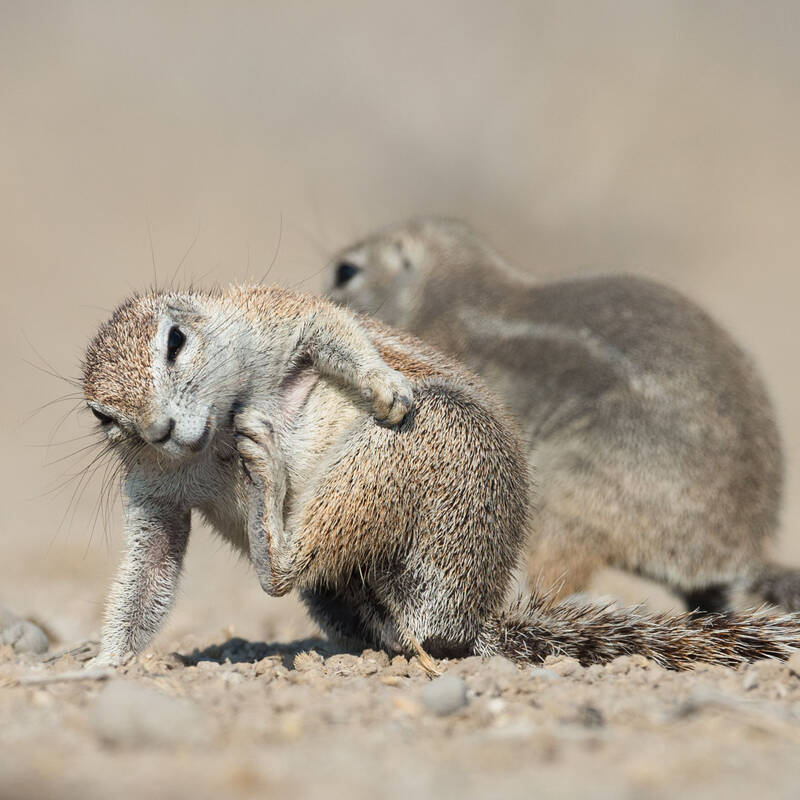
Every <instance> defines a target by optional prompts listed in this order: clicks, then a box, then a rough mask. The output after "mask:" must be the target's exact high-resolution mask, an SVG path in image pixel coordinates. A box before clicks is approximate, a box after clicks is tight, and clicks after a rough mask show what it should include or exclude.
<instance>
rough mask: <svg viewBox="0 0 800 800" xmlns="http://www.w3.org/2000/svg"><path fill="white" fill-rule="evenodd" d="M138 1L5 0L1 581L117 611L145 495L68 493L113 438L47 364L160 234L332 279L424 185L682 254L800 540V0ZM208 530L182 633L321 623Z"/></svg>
mask: <svg viewBox="0 0 800 800" xmlns="http://www.w3.org/2000/svg"><path fill="white" fill-rule="evenodd" d="M133 6H134V4H130V5H123V4H114V3H95V4H81V3H68V2H63V3H52V4H47V3H26V2H3V3H2V4H0V269H2V283H1V284H0V286H2V289H0V326H2V328H1V329H2V339H0V344H1V348H0V359H2V361H0V375H2V394H1V395H0V403H1V404H2V405H0V412H2V413H0V436H1V437H2V439H0V603H5V604H6V605H9V606H11V607H13V608H15V609H16V610H18V611H20V612H24V613H35V614H36V615H37V616H38V617H39V618H41V619H42V620H44V621H46V622H47V623H48V624H49V625H50V627H51V629H52V630H53V631H54V632H55V633H56V634H57V636H58V637H60V638H62V639H66V640H71V639H76V638H79V637H82V636H86V635H88V634H89V633H91V632H92V631H94V630H96V628H97V625H98V622H99V615H100V610H101V601H102V597H103V594H104V587H105V585H106V583H107V581H108V578H109V575H110V573H111V570H112V569H113V567H114V565H115V563H116V560H117V557H118V547H119V544H120V531H119V528H120V525H119V515H118V513H117V512H116V511H114V510H112V512H111V513H110V515H109V516H108V519H107V520H104V518H103V515H102V514H101V515H100V519H99V521H98V523H97V525H96V530H95V531H94V533H92V532H91V529H92V522H93V519H94V518H95V515H96V513H97V503H98V496H99V488H98V486H97V484H96V483H93V484H90V485H89V486H88V488H87V489H86V491H85V492H84V493H81V492H80V491H79V492H78V493H77V495H76V499H75V500H74V502H72V503H71V492H72V490H71V486H72V485H70V486H68V487H67V488H66V489H65V490H62V491H60V492H56V493H54V494H47V491H48V490H49V489H52V487H54V486H56V485H58V484H59V483H60V482H61V481H62V480H64V479H66V478H68V477H69V476H70V475H71V474H74V473H75V472H76V471H77V468H78V466H79V465H80V464H83V463H85V462H86V456H85V455H84V456H79V457H78V458H77V460H76V461H71V460H69V459H68V460H66V461H61V462H58V463H55V464H53V465H51V466H45V463H46V462H48V461H55V460H57V459H60V458H62V457H64V456H66V455H68V454H69V453H71V452H73V451H75V450H77V449H78V448H79V447H80V446H81V443H80V442H73V443H71V444H66V445H63V446H54V447H53V448H52V449H50V450H47V449H45V448H43V447H42V445H44V444H46V443H47V442H48V441H49V439H50V437H51V436H53V435H54V439H55V440H56V441H57V442H58V441H64V440H71V439H73V438H74V437H76V436H80V435H82V434H85V433H87V432H88V431H89V430H90V429H91V420H90V419H89V418H88V415H87V414H86V413H85V412H83V413H80V414H77V415H74V414H73V415H70V416H69V417H68V418H67V419H66V420H65V421H64V422H63V425H61V427H60V428H59V430H58V431H57V433H55V434H53V430H54V428H55V427H56V425H57V423H58V422H59V419H60V418H61V416H62V415H63V414H64V413H65V412H66V411H67V410H68V409H69V408H70V407H71V405H70V403H63V404H58V405H56V406H53V407H47V408H45V409H44V410H42V411H41V412H40V413H38V414H37V415H35V416H34V417H33V418H31V419H27V417H29V415H30V414H31V413H32V412H34V411H35V410H36V409H37V408H39V407H40V406H41V405H42V404H44V403H47V402H48V401H50V400H53V399H54V398H57V397H59V396H60V395H61V394H62V393H64V392H69V391H70V387H68V386H66V385H65V384H64V385H62V384H61V383H60V382H59V381H58V380H57V379H55V378H52V377H50V376H49V375H47V374H44V373H42V372H40V371H37V370H36V369H34V368H33V367H31V366H29V365H28V364H27V363H25V362H26V360H27V361H33V362H37V363H39V364H41V361H40V358H39V356H37V355H36V353H35V351H38V352H39V353H40V354H41V357H42V358H43V359H46V360H47V362H49V363H50V364H51V365H52V366H53V368H54V369H55V370H56V371H58V372H59V373H62V374H64V375H67V376H76V375H77V374H78V371H79V360H80V357H81V352H82V348H83V346H84V344H85V342H86V340H87V338H88V337H89V336H90V335H91V333H92V332H93V330H94V329H95V327H96V325H97V324H98V322H99V321H100V320H101V319H103V317H104V316H105V315H106V314H107V310H109V309H111V308H112V307H113V306H114V305H115V304H116V303H117V302H118V301H120V300H121V299H122V298H123V297H124V296H125V294H126V293H128V292H129V291H130V290H131V289H133V288H143V287H146V286H147V285H148V284H150V283H152V282H153V280H154V269H153V265H152V263H151V245H150V240H151V239H152V255H153V257H154V260H155V269H156V272H157V276H158V280H159V281H160V282H162V283H165V282H167V281H168V280H169V279H170V277H171V276H172V274H173V273H174V272H175V271H176V270H177V271H178V277H179V278H180V279H181V280H185V281H188V280H194V281H196V282H198V283H203V284H208V283H212V282H222V283H224V282H227V281H231V280H240V279H244V278H245V277H247V276H248V275H252V276H256V277H260V276H261V275H262V274H263V273H264V272H265V271H266V269H267V267H268V265H269V263H270V261H271V260H272V258H273V253H274V252H275V250H276V247H278V242H279V241H280V246H279V249H278V255H277V259H276V262H275V266H274V268H273V270H272V272H271V275H270V279H271V280H275V281H277V282H280V283H283V284H286V285H290V284H292V285H293V284H299V283H302V285H303V286H306V287H307V288H309V289H316V288H317V287H318V285H319V277H318V270H319V269H320V268H321V267H322V265H323V263H324V259H325V256H326V254H328V253H329V252H330V251H331V250H332V249H334V248H336V247H339V246H341V245H343V244H346V243H348V242H349V241H350V240H351V239H352V238H353V237H355V236H358V235H361V234H363V233H366V232H367V231H369V230H370V229H372V228H373V227H375V226H377V225H381V224H386V223H389V222H393V221H396V220H398V219H402V218H403V217H405V216H407V215H409V214H412V213H418V212H439V213H447V214H452V215H458V216H464V217H466V218H468V219H469V220H471V221H472V222H473V223H474V224H475V225H476V226H478V227H479V228H480V229H482V230H483V231H484V232H485V233H486V234H487V235H488V236H489V237H490V238H491V239H492V240H493V241H494V242H495V243H496V244H497V245H498V246H499V247H500V249H501V250H502V251H504V252H505V253H506V254H507V255H508V257H509V258H510V259H511V260H512V261H514V262H516V263H518V264H519V265H521V266H524V267H525V268H526V269H528V270H530V271H532V272H536V273H538V274H539V275H542V276H553V275H562V274H563V275H566V274H571V273H575V272H579V271H590V270H591V271H602V270H628V271H632V272H637V273H642V274H647V275H651V276H654V277H657V278H660V279H663V280H665V281H668V282H669V283H671V284H673V285H675V286H677V287H679V288H681V289H683V290H685V291H686V292H687V293H689V294H690V295H691V296H693V297H694V298H696V299H697V300H699V301H700V302H702V303H703V304H704V305H705V306H706V307H707V308H709V309H710V310H711V311H712V312H713V313H714V314H715V315H716V316H717V317H718V318H719V319H720V320H721V321H723V322H724V323H725V324H726V325H728V326H729V327H730V328H731V329H732V330H734V331H735V333H736V334H737V336H738V337H739V339H740V340H741V341H742V342H743V343H744V344H745V345H746V347H747V348H748V349H749V350H750V351H751V352H752V353H754V354H755V356H756V357H757V359H758V361H759V362H760V364H761V365H762V369H763V372H764V374H765V376H766V379H767V382H768V384H769V386H770V388H771V390H772V393H773V396H774V398H775V402H776V405H777V410H778V416H779V419H780V422H781V425H782V429H783V431H784V435H785V441H786V451H787V454H788V462H789V483H788V487H787V502H786V507H785V514H784V519H785V526H784V528H785V530H784V533H783V537H782V540H781V551H782V553H783V554H784V555H785V556H787V557H791V558H794V560H796V561H800V524H798V523H800V502H799V501H798V495H800V492H799V491H798V489H800V485H799V482H800V475H798V470H797V468H796V461H797V453H798V450H799V449H800V410H798V404H797V403H796V401H795V396H796V392H797V389H798V377H797V371H796V364H797V356H796V343H797V341H798V330H799V329H800V322H799V321H798V315H797V314H796V312H795V304H796V300H797V290H798V286H799V285H800V280H798V275H797V260H798V255H800V241H799V240H798V225H797V209H798V207H800V148H798V141H800V110H799V109H798V80H799V79H800V50H799V49H798V47H797V31H798V30H800V5H798V4H795V3H789V2H787V3H765V4H762V3H758V4H756V3H748V2H717V3H714V2H705V3H702V4H698V3H694V2H682V3H667V2H663V3H646V2H637V3H632V2H619V3H608V2H606V3H598V2H591V3H590V2H586V3H562V2H558V3H556V2H552V3H546V2H519V3H513V2H505V3H495V2H492V3H489V2H484V3H465V2H452V3H447V2H437V3H430V2H410V3H408V2H406V3H390V4H389V3H387V4H376V3H366V2H364V3H358V2H349V1H348V2H342V0H339V1H338V2H335V3H334V2H304V3H297V4H292V3H288V2H287V3H263V4H260V5H259V4H249V3H248V4H245V3H241V4H219V5H218V6H210V5H205V4H199V3H192V4H188V5H186V6H184V5H183V4H180V5H179V4H153V5H151V6H148V5H147V4H142V3H137V4H135V8H134V7H133ZM148 229H149V231H148ZM281 230H282V235H280V236H279V232H280V231H281ZM195 239H196V241H195V243H194V246H193V248H192V249H191V251H190V252H189V253H188V255H186V256H185V259H184V258H183V257H184V254H185V253H186V251H187V249H188V248H189V247H190V245H191V244H192V242H193V240H195ZM182 259H183V263H182V264H181V261H182ZM179 265H180V266H179ZM209 541H210V540H209V537H208V536H207V535H205V533H202V535H200V536H197V537H195V541H194V542H193V546H192V548H191V553H190V560H189V565H188V575H187V582H186V585H185V589H184V597H183V598H182V601H181V603H180V605H179V608H178V611H177V613H176V615H175V616H174V618H173V620H172V622H171V630H172V631H173V633H175V632H176V631H177V632H185V631H189V630H191V631H197V632H206V633H208V632H214V631H217V630H220V629H221V627H222V626H223V625H225V624H228V623H232V624H235V625H236V627H237V629H238V630H240V631H241V632H242V633H243V634H245V635H250V636H256V637H285V636H289V635H294V634H295V633H296V632H297V630H298V628H297V625H300V626H302V625H303V624H304V623H302V622H299V620H302V616H301V615H299V613H298V612H297V610H296V608H295V607H294V606H293V604H292V602H291V601H282V602H280V603H279V602H277V601H273V600H267V599H266V598H264V597H263V596H262V595H261V593H260V590H259V589H258V586H257V584H256V582H255V580H254V579H253V578H252V576H250V575H249V574H248V572H247V571H246V568H245V567H244V565H241V564H239V563H238V562H237V560H236V558H235V557H234V556H232V555H231V554H229V553H228V551H227V550H226V549H225V548H223V547H222V546H221V545H218V544H216V543H209Z"/></svg>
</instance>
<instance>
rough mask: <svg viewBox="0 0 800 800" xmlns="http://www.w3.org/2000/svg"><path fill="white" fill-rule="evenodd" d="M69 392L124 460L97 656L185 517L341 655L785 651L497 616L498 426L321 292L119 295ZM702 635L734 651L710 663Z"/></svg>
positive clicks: (781, 627) (501, 593) (456, 378)
mask: <svg viewBox="0 0 800 800" xmlns="http://www.w3.org/2000/svg"><path fill="white" fill-rule="evenodd" d="M137 326H140V327H141V330H135V331H133V330H131V329H133V328H137ZM148 337H150V338H149V340H148ZM143 358H145V359H146V361H145V362H144V363H142V359H143ZM109 376H112V378H111V379H110V380H109ZM133 382H135V383H136V386H130V383H133ZM84 385H85V387H86V397H87V402H88V403H89V404H90V405H91V407H92V408H94V409H95V410H96V411H98V412H99V413H100V414H101V419H102V421H101V426H102V427H103V429H104V431H105V432H106V434H107V436H108V439H109V442H110V444H111V446H113V447H114V448H116V450H117V452H118V453H119V455H120V458H121V459H122V461H123V466H124V469H125V478H124V482H123V495H124V501H125V502H124V509H125V519H126V531H127V536H128V552H127V554H126V557H125V559H124V561H123V564H122V567H121V569H120V573H119V577H118V580H117V582H116V583H115V585H114V587H113V588H112V592H111V597H110V600H109V604H108V609H107V615H106V625H105V629H104V633H103V641H102V647H101V656H100V659H101V660H102V661H106V662H110V663H117V662H119V661H121V660H123V659H124V658H126V657H127V656H128V655H129V654H130V653H135V652H138V651H140V650H141V649H142V648H143V647H145V646H146V644H147V643H148V641H149V640H150V638H151V637H152V636H153V634H154V633H155V632H156V631H157V630H158V627H159V626H160V624H161V622H162V621H163V619H164V617H165V616H166V614H167V612H168V610H169V608H170V606H171V604H172V601H173V598H174V595H175V590H176V586H177V582H178V576H179V574H180V570H181V566H182V560H183V554H184V551H185V548H186V543H187V541H188V536H189V524H190V511H191V510H192V509H197V510H199V511H200V512H201V513H202V514H203V515H204V516H205V517H206V518H207V519H208V520H209V522H210V523H211V524H212V525H213V526H214V528H215V529H216V530H217V531H218V532H219V533H220V534H221V535H222V536H223V537H224V538H226V539H227V540H228V541H229V542H231V544H233V545H234V546H235V547H237V548H239V549H240V550H241V551H242V552H243V553H245V554H247V555H248V556H249V557H250V559H251V561H252V563H253V565H254V567H255V570H256V573H257V575H258V578H259V580H260V581H261V585H262V587H263V588H264V589H265V591H267V592H268V593H269V594H273V595H280V594H284V593H285V592H287V591H290V590H291V589H297V590H298V591H299V592H300V595H301V597H302V598H303V600H304V601H305V603H306V605H307V607H308V609H309V612H310V613H311V614H312V615H313V616H314V617H315V619H317V620H318V621H319V623H320V624H321V625H322V627H323V628H324V629H325V630H326V631H327V632H328V633H329V635H331V636H332V637H335V638H339V639H342V640H344V641H347V642H348V643H351V644H353V643H358V644H361V645H365V644H369V645H372V646H376V647H381V648H385V649H386V650H389V651H390V652H402V653H405V654H406V655H412V654H415V653H417V654H421V655H422V656H423V658H424V659H427V658H429V657H428V655H427V653H429V654H430V655H433V656H438V657H443V656H460V655H466V654H470V653H477V654H483V655H490V654H492V653H496V652H500V653H504V654H506V655H508V656H509V657H512V658H516V659H520V660H529V661H530V660H534V661H535V660H540V659H541V658H542V657H544V656H545V655H547V654H549V653H553V652H565V653H568V654H575V655H576V657H578V658H580V659H581V660H582V661H585V662H590V661H593V660H606V659H608V658H613V657H615V656H616V655H619V654H621V653H629V652H638V651H643V652H647V653H648V654H653V657H656V658H659V659H660V660H661V661H662V663H665V664H667V665H668V666H675V667H681V666H685V665H686V663H688V661H689V660H691V659H692V658H695V657H697V658H703V659H705V660H709V661H717V662H720V663H734V662H735V661H736V660H737V659H738V660H744V659H748V658H755V657H758V656H760V655H764V654H769V655H778V656H781V657H783V656H786V655H788V654H789V653H790V652H791V651H792V649H793V645H794V642H796V641H797V636H798V632H799V631H800V623H798V620H797V619H796V618H794V617H774V616H769V615H760V616H752V617H746V618H743V619H742V620H732V619H731V620H729V619H723V618H721V617H719V618H718V617H715V618H714V622H713V627H714V632H713V635H712V633H709V630H708V629H701V628H700V627H699V626H698V625H696V624H695V623H694V622H693V621H692V620H690V619H687V618H682V617H678V618H648V617H646V616H643V615H641V614H640V613H639V612H638V611H633V612H630V613H628V612H618V613H617V614H616V616H613V617H612V616H609V615H608V614H604V612H602V611H601V610H598V609H593V608H590V607H587V608H585V609H583V610H580V611H578V610H576V609H575V607H573V606H569V605H567V604H562V605H552V604H549V603H547V602H544V601H541V600H539V599H534V600H533V601H532V603H531V605H530V606H529V607H526V608H523V609H517V610H516V611H515V610H513V609H512V610H508V611H506V610H504V609H505V603H506V600H507V597H506V595H507V592H508V590H509V585H510V581H511V574H512V570H513V568H514V566H515V563H516V560H517V558H518V555H519V552H520V549H521V547H522V545H523V542H524V539H525V515H526V508H527V481H526V467H525V456H524V452H523V450H522V447H521V445H520V443H519V438H518V436H517V434H516V432H515V431H514V427H513V425H512V424H511V423H510V422H509V421H508V420H507V419H506V417H505V414H504V412H503V410H502V407H501V405H500V403H499V401H498V400H496V399H495V398H494V396H493V395H491V394H490V393H489V392H488V391H487V390H486V389H485V388H483V386H482V384H481V383H480V382H479V381H478V379H477V378H475V377H474V376H472V375H470V374H469V373H467V372H466V371H464V370H463V369H462V368H460V367H458V366H457V365H456V364H455V363H454V362H452V361H450V360H449V359H447V358H446V357H444V356H442V355H440V354H439V353H437V352H436V351H434V350H432V349H431V348H429V347H428V346H426V345H424V344H422V343H421V342H419V341H417V340H416V339H414V338H413V337H411V336H408V335H407V334H398V333H395V332H393V331H392V330H390V329H388V328H385V327H384V326H382V325H381V324H379V323H377V322H374V321H370V320H368V319H365V318H357V317H355V316H354V315H352V314H350V313H349V312H346V311H343V310H341V309H337V308H336V307H335V306H333V305H332V304H329V303H327V302H325V301H322V300H318V299H314V298H308V297H305V296H303V295H298V294H294V293H290V292H286V291H283V290H280V289H264V288H260V287H235V288H233V289H231V290H229V291H227V292H222V293H203V292H191V293H179V294H154V295H148V296H145V297H141V298H136V299H134V300H133V301H129V302H128V303H127V304H125V305H124V306H123V307H122V310H120V311H118V312H116V313H115V315H114V316H113V317H112V319H111V321H110V322H109V323H107V324H106V325H104V326H103V327H102V328H101V331H100V333H99V334H98V335H97V337H96V338H95V339H94V340H93V342H92V343H91V344H90V346H89V350H88V353H87V355H86V359H85V372H84ZM126 387H127V389H126ZM120 391H122V392H123V394H124V397H123V398H122V399H120V398H119V393H120ZM412 393H413V404H412ZM103 415H105V416H103ZM709 624H711V623H709ZM719 632H722V633H721V634H720V633H719ZM715 637H716V638H715ZM661 638H664V640H665V641H668V642H669V645H668V646H667V645H665V646H664V647H662V646H661V645H660V643H659V642H660V639H661ZM720 638H724V639H725V641H727V642H731V643H732V644H730V645H729V646H725V647H720V648H719V652H717V650H716V648H715V646H714V645H713V644H709V642H716V641H717V639H720ZM675 642H679V643H680V644H678V645H676V644H675ZM426 651H427V653H426ZM676 653H677V654H676Z"/></svg>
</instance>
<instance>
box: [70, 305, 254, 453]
mask: <svg viewBox="0 0 800 800" xmlns="http://www.w3.org/2000/svg"><path fill="white" fill-rule="evenodd" d="M226 324H227V326H228V327H229V326H230V325H232V324H233V318H232V317H230V316H228V317H225V316H221V315H220V314H219V313H216V314H213V313H209V309H208V304H207V303H205V302H204V298H203V296H201V295H198V294H194V293H186V294H178V293H150V294H146V295H140V296H135V297H133V298H131V299H129V300H127V301H126V302H124V303H123V304H122V305H120V306H119V307H118V308H117V309H116V310H115V311H114V313H113V314H112V316H111V318H110V319H109V320H108V321H107V322H105V323H103V324H102V325H101V326H100V330H99V331H98V332H97V334H96V335H95V337H94V338H93V339H92V341H91V343H90V344H89V347H88V348H87V351H86V355H85V357H84V360H83V391H84V397H85V399H86V403H87V405H88V407H89V408H90V409H91V411H92V413H93V414H94V415H95V417H97V420H98V423H99V425H100V428H101V430H102V431H103V432H104V433H105V435H106V437H107V439H108V441H109V443H110V444H112V445H120V446H124V445H125V444H128V445H142V444H144V445H147V446H149V447H150V448H152V450H153V451H154V452H157V453H159V454H161V455H164V456H167V457H169V458H172V459H178V460H188V459H191V458H194V457H196V456H197V455H198V454H199V453H201V452H203V451H204V450H205V448H206V447H207V446H208V444H209V442H210V441H211V440H212V438H213V437H214V434H215V432H216V431H217V430H218V428H219V427H220V424H224V423H225V422H226V421H227V419H228V418H229V417H230V414H231V410H232V407H233V404H234V403H235V401H236V392H237V386H236V383H237V378H238V376H239V375H240V374H241V371H240V370H239V369H238V367H237V365H236V363H235V358H234V354H233V352H232V351H231V350H230V348H229V347H228V346H227V343H228V342H229V339H228V338H227V337H226V336H225V328H226ZM212 377H213V380H212Z"/></svg>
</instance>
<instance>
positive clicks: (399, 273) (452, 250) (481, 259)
mask: <svg viewBox="0 0 800 800" xmlns="http://www.w3.org/2000/svg"><path fill="white" fill-rule="evenodd" d="M496 258H498V257H497V256H496V254H494V253H493V251H490V248H489V246H488V245H487V244H486V243H484V242H483V241H482V240H481V239H480V238H479V237H478V236H477V235H476V234H475V232H474V231H473V230H472V229H471V228H470V227H469V226H468V225H466V224H465V223H463V222H460V221H458V220H453V219H446V218H439V217H422V218H419V219H415V220H411V221H410V222H406V223H403V224H401V225H395V226H392V227H390V228H385V229H384V230H382V231H379V232H378V233H376V234H374V235H372V236H369V237H368V238H366V239H363V240H362V241H360V242H358V243H357V244H355V245H351V246H350V247H348V248H345V249H344V250H342V251H340V252H339V253H337V254H336V256H334V258H332V259H331V261H330V262H329V264H328V268H327V274H326V286H325V292H326V294H327V295H328V297H330V299H331V300H333V301H334V302H336V303H338V304H339V305H343V306H348V307H349V308H352V309H353V310H355V311H359V312H361V313H364V314H371V315H372V316H375V317H378V318H379V319H381V320H383V321H384V322H386V323H388V324H389V325H394V326H396V327H400V328H407V327H409V326H410V323H411V319H412V318H413V314H414V312H415V310H416V309H417V308H418V307H419V305H420V304H421V303H422V302H423V300H424V295H425V291H426V287H428V286H429V285H430V282H431V281H435V280H437V279H438V278H441V279H442V280H446V281H448V282H455V281H458V280H459V278H461V279H462V280H463V279H466V278H467V277H468V275H467V273H468V271H471V270H473V269H475V268H476V267H477V268H480V267H481V266H484V267H485V265H486V264H489V263H493V262H494V260H495V259H496Z"/></svg>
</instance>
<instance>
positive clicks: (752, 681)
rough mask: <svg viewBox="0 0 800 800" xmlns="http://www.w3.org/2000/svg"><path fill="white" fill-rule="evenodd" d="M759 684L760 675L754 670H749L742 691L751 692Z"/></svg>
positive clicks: (743, 680) (743, 681)
mask: <svg viewBox="0 0 800 800" xmlns="http://www.w3.org/2000/svg"><path fill="white" fill-rule="evenodd" d="M759 683H760V681H759V678H758V673H757V672H755V671H754V670H752V669H751V670H748V671H747V672H746V673H745V676H744V678H743V679H742V689H744V690H745V691H746V692H749V691H750V690H751V689H755V688H756V687H757V686H758V684H759Z"/></svg>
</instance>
